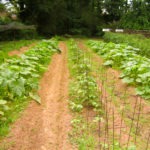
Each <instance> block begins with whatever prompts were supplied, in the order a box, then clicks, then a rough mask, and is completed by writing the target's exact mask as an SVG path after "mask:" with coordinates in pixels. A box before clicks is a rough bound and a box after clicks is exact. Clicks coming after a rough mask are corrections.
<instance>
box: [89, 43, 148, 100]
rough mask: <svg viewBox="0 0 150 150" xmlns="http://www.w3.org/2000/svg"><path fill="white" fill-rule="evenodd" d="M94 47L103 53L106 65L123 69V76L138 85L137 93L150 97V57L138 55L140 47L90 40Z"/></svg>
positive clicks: (125, 79)
mask: <svg viewBox="0 0 150 150" xmlns="http://www.w3.org/2000/svg"><path fill="white" fill-rule="evenodd" d="M88 44H89V45H90V46H91V48H92V49H94V50H96V51H97V53H98V54H99V55H102V56H103V58H104V60H105V63H104V65H106V66H112V67H117V68H119V69H121V70H122V74H121V76H120V77H121V78H123V81H124V82H125V83H128V84H132V85H136V86H137V94H138V95H141V96H143V97H144V98H145V99H150V66H149V64H150V59H148V58H145V57H142V56H140V55H138V54H137V53H138V51H139V49H137V48H134V47H132V46H128V45H125V44H114V43H103V42H101V43H100V42H97V41H89V43H88Z"/></svg>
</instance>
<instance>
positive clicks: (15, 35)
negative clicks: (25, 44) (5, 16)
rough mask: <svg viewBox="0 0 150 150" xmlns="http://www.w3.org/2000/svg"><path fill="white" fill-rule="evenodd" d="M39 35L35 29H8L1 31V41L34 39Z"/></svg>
mask: <svg viewBox="0 0 150 150" xmlns="http://www.w3.org/2000/svg"><path fill="white" fill-rule="evenodd" d="M37 37H38V34H37V32H36V31H35V30H15V29H11V30H7V31H3V32H0V41H11V40H21V39H22V40H30V39H31V40H32V39H35V38H37Z"/></svg>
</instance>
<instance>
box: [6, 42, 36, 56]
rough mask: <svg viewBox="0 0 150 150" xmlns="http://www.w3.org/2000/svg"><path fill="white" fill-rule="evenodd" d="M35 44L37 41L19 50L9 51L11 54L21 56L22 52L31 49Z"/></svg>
mask: <svg viewBox="0 0 150 150" xmlns="http://www.w3.org/2000/svg"><path fill="white" fill-rule="evenodd" d="M33 46H35V43H33V44H31V45H29V46H24V47H21V48H20V49H19V50H13V51H11V52H9V53H8V55H9V56H15V55H16V56H20V55H21V54H23V53H25V52H26V51H27V50H29V49H30V48H32V47H33Z"/></svg>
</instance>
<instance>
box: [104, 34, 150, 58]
mask: <svg viewBox="0 0 150 150" xmlns="http://www.w3.org/2000/svg"><path fill="white" fill-rule="evenodd" d="M103 38H104V40H105V41H106V42H110V41H112V42H114V43H117V44H119V43H126V44H129V45H131V46H133V47H136V48H139V51H138V54H140V55H142V56H145V57H147V58H150V39H149V38H145V37H144V36H142V35H130V34H122V33H106V34H105V35H104V37H103Z"/></svg>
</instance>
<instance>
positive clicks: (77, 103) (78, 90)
mask: <svg viewBox="0 0 150 150" xmlns="http://www.w3.org/2000/svg"><path fill="white" fill-rule="evenodd" d="M70 43H71V44H70V50H71V55H70V59H71V60H70V61H71V62H72V68H73V69H72V71H71V72H73V76H74V80H73V81H72V84H71V86H70V99H71V102H70V106H71V109H72V110H73V111H81V110H82V109H83V108H84V107H93V108H94V109H98V108H100V105H99V94H100V93H99V92H98V87H97V83H96V81H95V79H94V78H93V77H92V75H91V64H90V60H89V59H88V58H86V56H85V54H84V52H83V51H81V50H79V49H78V47H77V46H76V45H75V44H74V42H73V41H71V42H70Z"/></svg>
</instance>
